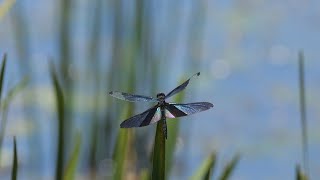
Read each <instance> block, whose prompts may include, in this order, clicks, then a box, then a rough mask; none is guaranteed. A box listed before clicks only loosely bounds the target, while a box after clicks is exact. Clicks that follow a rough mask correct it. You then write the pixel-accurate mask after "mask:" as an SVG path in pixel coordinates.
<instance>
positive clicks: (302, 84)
mask: <svg viewBox="0 0 320 180" xmlns="http://www.w3.org/2000/svg"><path fill="white" fill-rule="evenodd" d="M304 76H305V72H304V55H303V52H302V51H301V52H299V90H300V91H299V92H300V93H299V95H300V96H299V97H300V120H301V135H302V154H303V168H304V171H305V173H306V175H307V176H309V153H308V151H309V150H308V127H307V125H308V123H307V114H306V98H305V81H304V79H305V77H304Z"/></svg>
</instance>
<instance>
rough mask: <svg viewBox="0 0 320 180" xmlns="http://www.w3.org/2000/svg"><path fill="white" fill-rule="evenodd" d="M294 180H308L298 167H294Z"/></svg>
mask: <svg viewBox="0 0 320 180" xmlns="http://www.w3.org/2000/svg"><path fill="white" fill-rule="evenodd" d="M296 180H308V177H307V176H306V175H305V174H304V173H303V172H302V170H301V167H300V166H299V165H298V166H296Z"/></svg>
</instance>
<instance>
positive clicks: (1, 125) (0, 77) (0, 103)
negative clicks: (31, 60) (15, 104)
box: [0, 54, 28, 159]
mask: <svg viewBox="0 0 320 180" xmlns="http://www.w3.org/2000/svg"><path fill="white" fill-rule="evenodd" d="M6 61H7V56H6V54H5V55H4V56H3V61H2V64H1V69H0V112H1V121H0V159H1V150H2V142H3V138H4V135H5V128H6V124H7V114H8V108H9V104H10V102H11V101H12V100H13V98H14V97H15V95H16V94H17V93H18V92H20V91H21V90H22V89H23V88H24V87H25V86H26V85H27V83H28V78H25V79H24V80H22V81H21V82H19V83H18V84H17V85H15V86H14V87H13V88H12V89H10V90H9V92H8V93H7V95H6V96H5V98H2V90H3V81H4V76H5V69H6Z"/></svg>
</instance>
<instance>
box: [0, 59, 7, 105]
mask: <svg viewBox="0 0 320 180" xmlns="http://www.w3.org/2000/svg"><path fill="white" fill-rule="evenodd" d="M6 62H7V55H6V54H4V55H3V58H2V62H1V70H0V105H1V96H2V87H3V80H4V72H5V69H6Z"/></svg>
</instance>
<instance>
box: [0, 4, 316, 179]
mask: <svg viewBox="0 0 320 180" xmlns="http://www.w3.org/2000/svg"><path fill="white" fill-rule="evenodd" d="M1 2H4V1H0V3H1ZM319 7H320V2H318V1H302V0H293V1H289V0H287V1H281V2H280V1H261V0H258V1H257V0H241V1H222V0H217V1H210V0H200V1H190V0H179V1H168V0H164V1H155V0H151V1H146V0H135V1H129V0H120V1H119V0H108V1H101V0H93V1H89V0H78V1H71V0H61V1H52V0H46V1H39V0H24V1H17V2H16V3H15V4H14V5H13V7H12V9H11V10H10V12H9V13H8V14H7V15H6V16H4V17H3V19H1V21H0V54H1V56H2V54H4V53H7V55H8V62H7V69H6V77H5V81H4V92H3V93H4V94H6V93H7V92H8V90H9V89H10V88H11V87H13V86H14V85H15V84H17V83H18V82H19V81H20V80H21V79H23V78H24V77H29V84H28V86H27V87H26V89H24V90H23V91H22V92H21V93H19V94H18V96H17V97H16V98H15V99H14V100H13V102H12V103H11V105H10V108H9V112H8V123H7V125H6V128H5V129H6V131H5V132H6V133H5V136H4V142H3V147H2V151H1V153H2V154H1V169H0V177H7V176H9V172H10V171H9V170H8V169H10V167H11V160H10V159H11V152H12V136H13V135H15V136H17V142H18V147H19V149H18V152H19V154H20V163H21V168H20V174H19V177H21V178H22V179H33V178H37V179H47V178H48V179H53V177H54V173H55V166H56V153H57V152H56V149H57V129H58V127H57V114H56V106H55V98H54V92H53V88H52V85H51V84H52V82H51V78H50V70H49V64H50V62H53V64H54V65H55V67H56V69H57V72H58V74H59V80H60V82H61V84H62V87H63V89H64V95H65V97H66V98H65V99H66V121H65V130H64V131H65V142H66V143H65V144H66V145H65V152H64V153H65V155H66V157H67V156H68V155H69V154H70V152H71V150H72V147H73V145H74V141H75V140H74V138H75V134H76V133H77V132H80V133H81V137H82V146H81V152H80V159H79V166H78V168H77V176H78V177H79V178H80V177H82V178H89V177H90V173H92V172H96V173H97V174H98V177H99V176H100V175H101V174H104V176H105V174H106V173H112V171H113V166H114V165H113V162H112V160H111V159H112V151H113V148H114V146H115V141H116V137H117V133H118V131H119V129H120V128H119V124H120V122H121V120H123V119H125V118H127V117H126V116H123V115H122V114H123V113H121V112H122V110H123V108H124V107H127V106H128V104H130V103H127V102H122V101H118V100H114V99H112V98H111V97H109V96H108V92H109V91H110V90H118V91H124V92H130V93H136V94H144V95H153V96H155V95H156V93H158V92H165V93H167V92H169V91H170V90H171V89H173V88H174V87H176V86H177V85H179V83H181V81H182V80H185V79H187V78H188V77H190V76H191V75H192V74H194V73H196V72H198V71H200V72H201V76H200V77H198V78H197V79H196V80H193V81H192V82H191V83H190V85H189V86H188V87H187V89H186V90H185V95H184V99H183V102H193V101H209V102H212V103H213V104H214V105H215V107H214V109H212V110H209V111H206V112H203V113H200V114H197V115H193V116H188V117H185V118H183V119H179V120H178V121H179V123H180V131H179V136H178V139H177V147H176V151H175V153H174V161H173V164H172V166H173V169H172V171H171V173H170V179H185V178H187V177H189V176H191V175H192V174H193V172H194V171H195V170H196V168H197V167H198V166H199V165H200V164H201V162H202V161H203V159H204V158H205V157H207V156H208V154H210V153H211V152H212V151H217V152H218V155H219V160H221V161H222V162H223V161H227V160H229V159H230V158H231V157H232V156H233V155H234V154H236V153H240V155H241V160H240V162H239V164H238V165H237V168H236V170H235V172H234V175H233V179H293V178H294V176H295V173H294V169H295V166H296V165H297V164H300V163H301V162H302V152H301V151H302V148H301V146H302V144H301V123H300V111H299V84H298V83H299V81H298V52H299V51H300V50H303V51H304V55H305V69H306V71H305V77H306V98H307V118H308V135H309V145H310V147H309V150H310V151H309V156H310V159H309V166H310V176H311V178H312V177H313V178H316V177H319V176H320V173H319V171H318V168H319V166H320V163H319V162H320V157H319V156H318V153H317V152H319V150H320V143H319V139H320V135H319V127H320V122H319V121H318V119H319V116H320V113H319V112H320V106H319V103H318V102H319V100H320V95H319V93H318V91H319V88H320V84H319V83H317V82H319V79H320V71H319V67H320V61H319V60H318V59H319V58H320V53H319V51H318V49H317V48H318V45H319V42H320V24H319V21H318V19H319V18H320V13H319V12H320V11H319ZM172 101H173V99H172ZM149 106H151V104H145V103H140V104H130V107H133V108H134V112H135V113H139V112H142V111H144V109H146V108H148V107H149ZM170 121H175V120H174V119H173V120H169V122H168V123H169V124H170V123H171V122H170ZM154 130H155V125H151V126H148V127H145V128H139V129H135V130H133V132H134V137H135V140H134V143H133V145H132V149H133V150H134V152H132V156H133V157H134V158H133V159H136V161H135V162H137V163H136V164H135V171H134V172H140V170H141V169H143V168H146V167H148V161H149V153H150V151H151V146H152V142H153V140H154V138H153V137H154V132H155V131H154ZM168 133H169V134H168V135H169V137H170V133H172V132H170V131H169V132H168ZM221 166H223V163H222V164H220V165H218V167H217V168H218V169H220V168H221ZM107 176H108V175H107Z"/></svg>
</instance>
